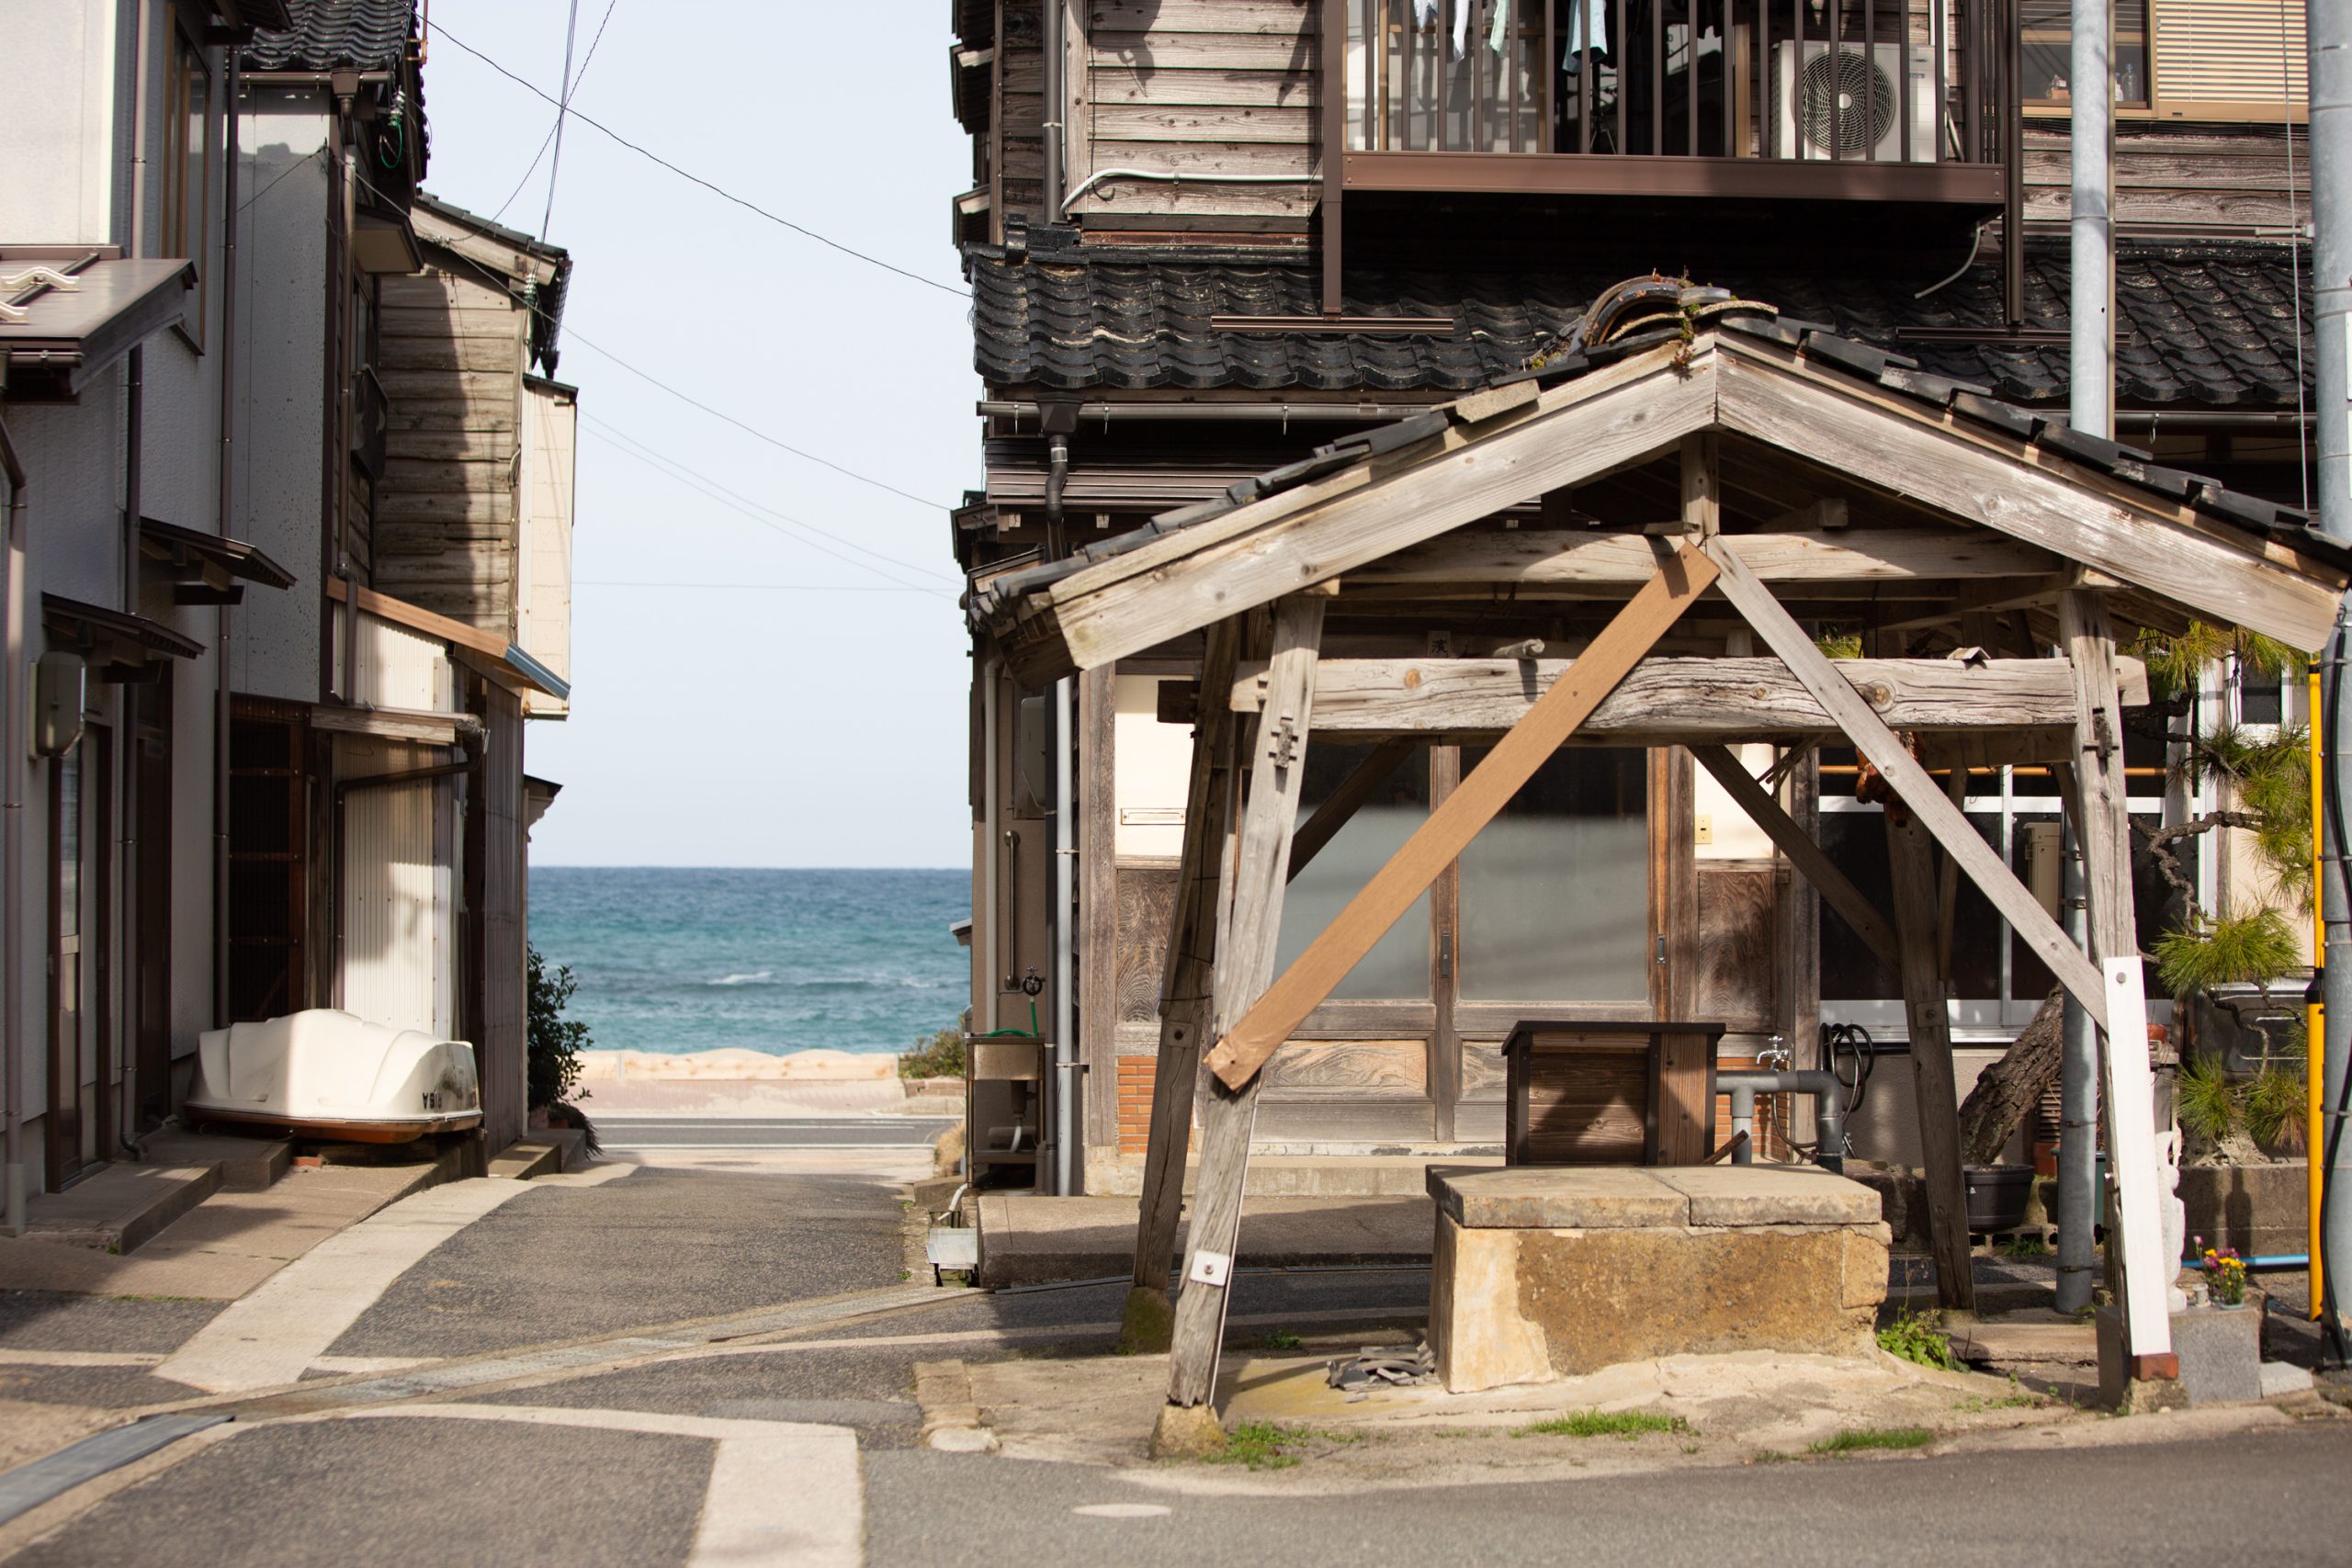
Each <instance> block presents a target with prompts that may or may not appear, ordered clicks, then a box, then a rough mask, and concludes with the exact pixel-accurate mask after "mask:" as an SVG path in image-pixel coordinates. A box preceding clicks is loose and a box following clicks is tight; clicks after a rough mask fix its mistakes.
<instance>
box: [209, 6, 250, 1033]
mask: <svg viewBox="0 0 2352 1568" xmlns="http://www.w3.org/2000/svg"><path fill="white" fill-rule="evenodd" d="M243 48H244V46H243V44H242V43H232V44H231V45H230V46H229V49H228V56H229V64H228V71H227V73H226V75H225V78H224V81H225V85H226V91H225V93H224V95H223V96H224V98H225V101H226V103H227V105H228V112H227V113H226V114H225V115H223V116H222V118H223V119H224V120H226V122H227V124H226V126H225V128H224V134H223V137H222V140H223V141H226V142H227V144H228V150H229V166H228V169H227V171H226V173H225V175H224V177H223V178H222V180H221V186H222V192H221V201H220V209H221V214H222V217H221V223H220V228H221V237H220V502H219V503H218V509H219V517H220V527H219V532H220V536H221V537H222V538H224V539H226V538H232V537H234V536H235V534H236V528H235V521H236V513H235V512H234V510H233V503H234V501H235V480H236V455H237V160H238V147H237V142H238V130H239V124H238V116H239V111H238V107H237V99H238V95H239V93H240V92H241V91H242V84H240V82H239V81H238V79H237V65H238V61H239V57H240V55H241V53H242V51H243ZM216 614H217V615H219V617H220V619H219V621H218V623H217V630H218V633H219V636H220V652H219V653H218V654H216V655H215V656H214V658H215V660H217V663H216V665H215V668H214V670H213V677H214V679H213V688H212V1026H213V1027H214V1028H216V1029H226V1028H227V1027H228V1026H229V791H230V779H229V718H230V713H231V710H232V706H233V702H232V695H231V691H232V688H231V683H230V675H229V651H230V618H229V617H230V607H229V606H228V605H227V604H222V605H221V606H220V608H219V610H218V611H217V612H216Z"/></svg>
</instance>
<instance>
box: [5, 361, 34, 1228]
mask: <svg viewBox="0 0 2352 1568" xmlns="http://www.w3.org/2000/svg"><path fill="white" fill-rule="evenodd" d="M5 370H6V356H5V355H0V373H5ZM0 471H5V472H6V474H7V477H8V539H7V549H8V590H7V600H6V610H5V611H0V628H5V629H4V630H0V635H5V637H6V641H7V651H6V659H7V671H6V676H5V679H6V682H7V686H8V690H7V694H6V699H5V700H6V718H5V720H0V727H5V731H6V733H5V734H0V746H5V747H6V750H7V753H8V755H7V758H6V761H5V763H0V778H4V779H5V781H6V784H5V787H6V791H7V795H6V800H5V801H0V880H5V881H6V887H0V947H4V948H5V951H0V989H5V990H6V993H7V995H6V998H5V1002H0V1005H5V1006H6V1009H7V1017H6V1021H5V1022H0V1028H5V1030H6V1042H7V1053H8V1061H7V1070H8V1120H7V1134H6V1138H7V1147H6V1151H5V1152H6V1163H7V1194H6V1219H7V1227H8V1234H9V1235H24V1234H25V1203H26V1200H27V1199H28V1196H29V1191H30V1190H29V1188H28V1184H27V1180H26V1175H25V1031H24V1021H25V1019H24V998H25V954H24V930H23V925H24V922H23V919H22V911H21V908H20V906H21V905H22V902H23V900H22V898H21V897H19V895H20V894H21V893H22V892H23V890H24V880H25V879H24V869H25V752H26V750H27V749H28V748H27V745H26V734H25V707H26V704H27V701H28V697H29V695H30V694H29V693H28V690H27V686H26V675H25V468H24V465H23V464H22V463H20V462H19V461H17V444H16V442H15V441H14V440H13V439H11V437H10V436H9V434H8V425H7V422H6V421H5V420H0Z"/></svg>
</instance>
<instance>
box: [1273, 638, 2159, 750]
mask: <svg viewBox="0 0 2352 1568" xmlns="http://www.w3.org/2000/svg"><path fill="white" fill-rule="evenodd" d="M1576 668H1577V660H1566V659H1538V660H1515V659H1493V658H1489V659H1433V658H1432V659H1327V660H1323V662H1322V663H1321V664H1320V665H1319V666H1318V667H1317V672H1316V693H1317V695H1316V702H1315V727H1316V728H1317V729H1318V730H1323V731H1326V732H1329V733H1333V734H1342V733H1349V732H1357V733H1364V734H1374V735H1412V734H1421V735H1442V734H1464V733H1475V732H1487V731H1498V730H1505V729H1509V728H1510V727H1511V726H1512V725H1514V724H1517V723H1518V722H1519V721H1520V720H1521V718H1524V717H1525V716H1527V712H1528V710H1529V709H1530V708H1532V707H1533V706H1534V705H1535V704H1536V703H1537V702H1538V701H1539V700H1541V698H1542V697H1543V695H1544V693H1545V692H1547V691H1549V690H1551V689H1552V688H1553V687H1554V686H1555V685H1556V684H1557V683H1558V682H1560V681H1561V680H1563V679H1564V678H1566V676H1567V675H1568V674H1569V673H1570V671H1574V670H1575V669H1576ZM1838 670H1839V671H1841V672H1843V674H1844V675H1845V677H1846V679H1847V680H1848V681H1849V682H1852V686H1853V689H1854V690H1856V691H1858V692H1860V694H1861V695H1862V698H1863V700H1864V701H1866V702H1868V703H1869V704H1870V705H1871V708H1872V709H1873V710H1874V711H1876V712H1877V714H1878V716H1879V717H1880V719H1881V720H1882V721H1883V722H1884V723H1885V724H1886V725H1887V726H1888V727H1889V728H1894V729H1904V730H1947V729H1951V730H2006V729H2016V728H2036V727H2045V728H2046V727H2063V728H2072V727H2073V725H2074V715H2075V694H2074V683H2073V682H2072V680H2071V678H2070V677H2069V676H2068V675H2067V672H2066V671H2065V669H2064V666H2062V665H2061V664H2059V662H2058V661H2057V660H2051V659H2000V660H1986V661H1984V662H1981V663H1970V662H1964V661H1962V660H1956V659H1842V660H1838ZM2118 671H2119V674H2120V677H2121V679H2122V681H2123V682H2124V689H2125V695H2124V699H2123V700H2124V701H2125V703H2126V704H2127V705H2131V706H2138V705H2142V704H2144V703H2145V702H2146V701H2147V697H2148V686H2147V672H2146V671H2145V669H2144V668H2143V666H2142V665H2141V664H2140V662H2139V660H2123V661H2121V663H2120V665H2119V667H2118ZM1265 680H1266V675H1265V671H1264V667H1263V666H1262V665H1254V664H1250V663H1243V664H1240V665H1238V666H1236V668H1235V670H1234V678H1233V683H1232V686H1231V687H1230V688H1229V689H1230V692H1231V698H1232V705H1233V706H1234V707H1235V709H1237V710H1238V711H1240V712H1244V713H1250V712H1255V711H1256V710H1257V708H1258V707H1259V705H1261V703H1262V702H1263V701H1264V700H1265V696H1264V690H1263V688H1264V683H1265ZM1837 729H1838V724H1837V721H1836V720H1835V719H1834V718H1832V717H1831V716H1830V715H1829V713H1828V711H1827V710H1826V709H1825V708H1824V707H1823V706H1822V705H1821V704H1820V703H1819V702H1818V701H1816V700H1815V698H1814V696H1813V694H1812V693H1811V692H1810V691H1808V690H1807V689H1806V687H1805V685H1804V682H1802V681H1801V680H1799V679H1798V678H1797V676H1796V675H1795V674H1793V673H1792V671H1790V670H1789V668H1788V666H1786V665H1785V664H1783V663H1781V660H1777V659H1770V658H1759V659H1729V658H1717V659H1670V658H1657V657H1653V658H1649V659H1645V660H1642V662H1641V663H1640V664H1638V665H1636V666H1634V670H1633V671H1632V673H1630V674H1628V675H1627V676H1626V677H1625V679H1624V680H1623V682H1619V684H1618V685H1617V686H1616V688H1615V689H1614V690H1612V691H1611V693H1610V694H1609V695H1608V696H1607V697H1606V698H1604V699H1603V700H1602V702H1601V704H1600V706H1599V707H1597V708H1595V709H1594V710H1593V711H1592V713H1591V714H1590V716H1588V717H1587V718H1586V719H1585V721H1584V723H1583V725H1582V726H1580V727H1579V734H1580V735H1583V736H1587V737H1590V738H1592V739H1601V738H1603V737H1606V738H1607V742H1606V743H1608V744H1611V745H1625V746H1631V745H1643V744H1655V745H1672V744H1676V743H1678V742H1680V743H1688V742H1691V741H1695V740H1723V741H1734V740H1748V739H1766V738H1768V737H1774V736H1792V735H1804V734H1834V733H1835V732H1836V731H1837Z"/></svg>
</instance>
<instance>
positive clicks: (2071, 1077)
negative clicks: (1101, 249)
mask: <svg viewBox="0 0 2352 1568" xmlns="http://www.w3.org/2000/svg"><path fill="white" fill-rule="evenodd" d="M2108 27H2109V16H2108V7H2107V6H2103V5H2090V6H2075V7H2074V32H2073V43H2074V54H2073V58H2072V59H2071V60H2070V61H2069V62H2068V64H2067V67H2066V69H2067V73H2068V84H2069V99H2068V101H2069V103H2070V104H2071V106H2072V107H2073V122H2072V125H2071V128H2070V130H2069V133H2068V138H2067V145H2068V149H2069V152H2068V164H2069V185H2070V186H2071V189H2072V199H2073V213H2074V216H2073V219H2072V220H2071V222H2070V223H2069V225H2068V239H2069V241H2070V243H2071V249H2072V254H2071V256H2070V258H2069V259H2070V261H2071V264H2072V267H2071V270H2072V273H2073V286H2072V297H2071V298H2070V299H2069V300H2068V329H2069V343H2070V349H2071V354H2072V363H2071V367H2070V373H2069V375H2068V377H2067V407H2066V416H2067V419H2068V421H2069V422H2070V423H2072V424H2073V425H2074V427H2075V429H2076V430H2079V431H2082V432H2083V433H2085V434H2089V435H2098V436H2103V437H2107V438H2109V439H2112V438H2113V436H2114V434H2115V288H2114V284H2115V235H2114V227H2113V224H2112V222H2111V221H2110V219H2109V208H2108V197H2109V187H2110V185H2111V179H2110V169H2111V161H2112V155H2113V152H2114V139H2115V116H2114V114H2113V113H2112V107H2113V94H2114V80H2115V77H2114V71H2113V69H2112V67H2111V66H2110V64H2109V59H2108ZM2010 155H2011V156H2012V157H2015V156H2017V155H2018V150H2017V149H2014V148H2013V149H2011V152H2010ZM2003 243H2005V244H2009V243H2016V242H2015V241H2014V240H2012V239H2009V238H2008V237H2007V236H2005V237H2004V239H2003ZM2061 843H2062V844H2063V846H2064V848H2063V851H2062V864H2063V865H2064V902H2065V914H2066V934H2067V935H2069V936H2071V937H2073V938H2074V939H2075V942H2079V943H2084V944H2085V945H2087V941H2086V939H2087V937H2088V935H2089V931H2088V928H2087V926H2086V922H2085V919H2084V915H2083V868H2082V851H2081V847H2080V846H2079V845H2078V844H2077V843H2076V841H2075V832H2074V828H2073V826H2072V825H2071V824H2069V825H2068V827H2067V828H2066V829H2065V832H2064V838H2063V839H2062V840H2061ZM2061 1028H2062V1031H2063V1033H2062V1040H2063V1044H2062V1047H2061V1053H2062V1054H2061V1056H2060V1059H2059V1077H2058V1121H2059V1131H2058V1310H2059V1311H2060V1312H2068V1313H2071V1312H2080V1311H2081V1310H2082V1309H2083V1308H2085V1307H2086V1306H2088V1305H2090V1302H2091V1280H2092V1277H2093V1273H2094V1265H2093V1261H2092V1242H2091V1226H2092V1220H2091V1213H2092V1209H2093V1204H2092V1197H2093V1194H2092V1191H2091V1188H2092V1185H2093V1183H2094V1182H2096V1181H2097V1180H2098V1036H2097V1034H2096V1033H2095V1032H2093V1030H2092V1028H2091V1020H2090V1015H2089V1014H2088V1013H2086V1012H2085V1011H2084V1010H2083V1009H2082V1004H2081V1003H2079V1002H2077V1001H2075V998H2073V997H2071V996H2070V997H2068V998H2066V1008H2065V1013H2064V1021H2063V1022H2062V1025H2061Z"/></svg>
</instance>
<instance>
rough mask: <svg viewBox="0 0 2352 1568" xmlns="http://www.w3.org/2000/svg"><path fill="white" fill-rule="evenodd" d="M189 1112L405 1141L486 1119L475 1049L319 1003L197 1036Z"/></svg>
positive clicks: (199, 1117) (205, 1118) (358, 1138)
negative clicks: (324, 1006)
mask: <svg viewBox="0 0 2352 1568" xmlns="http://www.w3.org/2000/svg"><path fill="white" fill-rule="evenodd" d="M186 1115H187V1120H188V1121H189V1122H236V1123H240V1124H243V1125H246V1126H256V1127H283V1128H287V1129H288V1130H290V1131H295V1132H300V1133H306V1134H312V1135H314V1136H322V1137H332V1138H341V1139H347V1140H350V1141H352V1142H356V1143H368V1144H402V1143H407V1142H408V1141H410V1140H411V1139H413V1138H421V1137H423V1136H424V1135H425V1134H428V1133H452V1132H458V1131H461V1130H463V1129H465V1128H468V1127H474V1126H479V1125H480V1124H481V1077H479V1076H478V1075H477V1073H476V1072H475V1070H474V1048H473V1047H472V1046H471V1045H469V1044H468V1043H466V1042H464V1041H462V1040H435V1039H434V1038H433V1037H432V1036H431V1035H430V1034H427V1033H424V1032H422V1031H420V1030H414V1029H393V1028H391V1027H390V1026H389V1025H386V1024H381V1023H370V1022H368V1021H367V1020H365V1019H363V1018H359V1017H356V1016H355V1015H354V1014H351V1013H347V1012H342V1011H339V1010H335V1009H333V1008H313V1009H311V1010H309V1011H307V1012H298V1013H289V1014H288V1015H286V1016H285V1017H283V1018H273V1019H266V1020H264V1021H261V1022H259V1023H234V1024H231V1025H230V1026H229V1027H228V1028H226V1029H208V1030H206V1031H205V1032H203V1033H202V1034H200V1035H198V1037H197V1055H196V1082H195V1085H194V1087H193V1089H191V1091H190V1093H189V1095H188V1097H187V1111H186Z"/></svg>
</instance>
